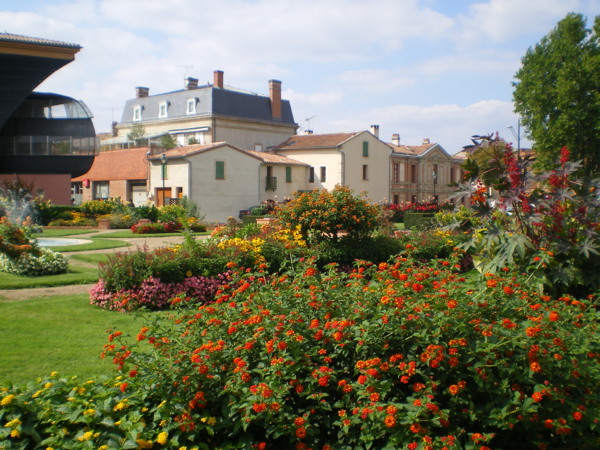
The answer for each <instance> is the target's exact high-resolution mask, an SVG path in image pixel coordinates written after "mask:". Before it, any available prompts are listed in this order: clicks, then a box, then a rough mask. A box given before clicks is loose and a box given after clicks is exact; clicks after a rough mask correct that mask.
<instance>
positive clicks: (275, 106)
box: [269, 80, 281, 119]
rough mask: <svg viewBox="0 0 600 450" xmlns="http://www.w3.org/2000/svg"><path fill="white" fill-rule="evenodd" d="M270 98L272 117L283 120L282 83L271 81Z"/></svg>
mask: <svg viewBox="0 0 600 450" xmlns="http://www.w3.org/2000/svg"><path fill="white" fill-rule="evenodd" d="M269 97H270V99H271V116H272V117H273V119H281V81H279V80H270V81H269Z"/></svg>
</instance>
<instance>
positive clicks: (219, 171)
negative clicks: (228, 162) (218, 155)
mask: <svg viewBox="0 0 600 450" xmlns="http://www.w3.org/2000/svg"><path fill="white" fill-rule="evenodd" d="M215 169H216V174H215V178H216V179H217V180H224V179H225V161H216V162H215Z"/></svg>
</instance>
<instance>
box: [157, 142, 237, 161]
mask: <svg viewBox="0 0 600 450" xmlns="http://www.w3.org/2000/svg"><path fill="white" fill-rule="evenodd" d="M225 145H227V146H229V147H232V148H234V149H236V150H240V149H239V148H237V147H235V146H233V145H231V144H228V143H226V142H213V143H211V144H193V145H183V146H181V147H175V148H172V149H170V150H166V151H164V152H161V153H157V154H155V155H152V156H150V157H149V158H148V159H150V160H157V159H160V157H161V155H162V154H163V153H164V154H165V156H166V157H167V158H185V157H187V156H191V155H195V154H196V153H202V152H206V151H208V150H213V149H215V148H219V147H223V146H225ZM240 151H242V150H240Z"/></svg>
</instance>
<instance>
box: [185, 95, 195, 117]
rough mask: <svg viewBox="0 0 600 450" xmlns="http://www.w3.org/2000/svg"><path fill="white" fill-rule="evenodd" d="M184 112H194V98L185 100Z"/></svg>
mask: <svg viewBox="0 0 600 450" xmlns="http://www.w3.org/2000/svg"><path fill="white" fill-rule="evenodd" d="M185 112H186V114H196V99H195V98H190V99H189V100H188V101H187V108H186V110H185Z"/></svg>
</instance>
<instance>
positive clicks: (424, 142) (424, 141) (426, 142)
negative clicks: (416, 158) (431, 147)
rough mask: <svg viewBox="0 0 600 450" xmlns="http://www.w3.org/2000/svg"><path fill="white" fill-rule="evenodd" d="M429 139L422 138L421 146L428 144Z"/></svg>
mask: <svg viewBox="0 0 600 450" xmlns="http://www.w3.org/2000/svg"><path fill="white" fill-rule="evenodd" d="M430 143H431V142H430V141H429V138H423V145H425V144H430Z"/></svg>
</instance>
